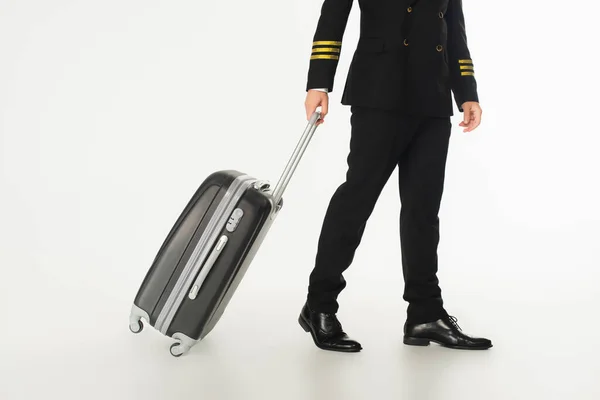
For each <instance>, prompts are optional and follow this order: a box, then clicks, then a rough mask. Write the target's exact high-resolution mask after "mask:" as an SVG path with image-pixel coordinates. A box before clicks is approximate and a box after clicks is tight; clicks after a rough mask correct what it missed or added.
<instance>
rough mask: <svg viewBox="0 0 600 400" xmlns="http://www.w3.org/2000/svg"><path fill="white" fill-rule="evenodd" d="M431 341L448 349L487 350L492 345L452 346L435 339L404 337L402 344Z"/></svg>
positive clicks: (428, 342) (410, 344) (421, 344)
mask: <svg viewBox="0 0 600 400" xmlns="http://www.w3.org/2000/svg"><path fill="white" fill-rule="evenodd" d="M431 342H433V343H437V344H439V345H440V346H442V347H446V348H448V349H455V350H487V349H489V348H491V347H493V345H491V344H490V345H489V346H480V347H470V346H454V345H451V344H445V343H442V342H438V341H437V340H433V339H423V338H415V337H404V344H406V345H409V346H429V345H430V344H431Z"/></svg>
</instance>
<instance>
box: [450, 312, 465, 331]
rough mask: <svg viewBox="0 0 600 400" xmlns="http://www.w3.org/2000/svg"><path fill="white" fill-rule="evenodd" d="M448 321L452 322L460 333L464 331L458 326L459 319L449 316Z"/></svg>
mask: <svg viewBox="0 0 600 400" xmlns="http://www.w3.org/2000/svg"><path fill="white" fill-rule="evenodd" d="M448 319H449V320H450V323H452V325H454V326H455V327H456V329H458V330H459V331H462V329H461V328H460V326H459V325H458V318H456V317H453V316H451V315H448Z"/></svg>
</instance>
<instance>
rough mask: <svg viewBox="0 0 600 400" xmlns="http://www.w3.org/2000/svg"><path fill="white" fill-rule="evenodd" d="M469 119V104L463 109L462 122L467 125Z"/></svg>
mask: <svg viewBox="0 0 600 400" xmlns="http://www.w3.org/2000/svg"><path fill="white" fill-rule="evenodd" d="M470 120H471V106H466V107H465V108H464V109H463V124H465V125H468V124H469V121H470ZM463 126H464V125H463Z"/></svg>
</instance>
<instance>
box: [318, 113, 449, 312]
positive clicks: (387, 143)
mask: <svg viewBox="0 0 600 400" xmlns="http://www.w3.org/2000/svg"><path fill="white" fill-rule="evenodd" d="M351 112H352V115H351V118H350V121H351V126H352V129H351V139H350V152H349V154H348V159H347V162H348V170H347V173H346V180H345V182H344V183H342V184H341V185H340V186H339V188H338V189H337V190H336V191H335V193H334V194H333V197H332V198H331V201H330V203H329V206H328V208H327V212H326V215H325V219H324V221H323V226H322V230H321V234H320V237H319V242H318V249H317V256H316V263H315V267H314V269H313V271H312V273H311V274H310V282H309V287H308V296H307V300H308V304H309V306H310V307H311V309H312V310H314V311H319V312H329V313H335V312H337V310H338V303H337V297H338V295H339V293H340V292H341V291H342V290H343V289H344V288H345V286H346V281H345V280H344V277H343V275H342V274H343V272H344V271H345V270H346V269H347V268H348V267H349V266H350V264H351V263H352V260H353V258H354V254H355V251H356V249H357V247H358V246H359V244H360V242H361V238H362V236H363V232H364V230H365V226H366V223H367V220H368V218H369V217H370V215H371V213H372V211H373V209H374V207H375V203H376V202H377V199H378V198H379V195H380V193H381V191H382V189H383V187H384V186H385V185H386V183H387V182H388V180H389V177H390V175H391V174H392V172H393V171H394V169H395V168H396V166H398V176H399V182H398V183H399V190H400V201H401V205H402V208H401V212H400V242H401V250H402V269H403V274H404V283H405V286H404V295H403V298H404V300H406V301H407V302H408V303H409V305H408V310H407V320H408V322H410V323H421V322H428V321H434V320H437V319H438V318H440V317H441V316H443V315H446V314H445V311H444V308H443V301H442V296H441V289H440V287H439V281H438V278H437V270H438V259H437V246H438V242H439V218H438V212H439V208H440V202H441V198H442V191H443V186H444V174H445V168H446V157H447V154H448V143H449V139H450V131H451V122H450V117H439V118H438V117H417V116H407V115H400V114H398V113H397V112H394V111H387V110H379V109H371V108H364V107H357V106H352V108H351Z"/></svg>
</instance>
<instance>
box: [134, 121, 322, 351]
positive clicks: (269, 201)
mask: <svg viewBox="0 0 600 400" xmlns="http://www.w3.org/2000/svg"><path fill="white" fill-rule="evenodd" d="M319 118H320V113H319V112H315V113H314V114H313V115H312V116H311V118H310V120H309V122H308V124H307V126H306V129H305V130H304V133H303V135H302V137H301V139H300V141H299V142H298V145H297V146H296V149H295V150H294V152H293V154H292V157H291V158H290V160H289V162H288V164H287V166H286V168H285V169H284V171H283V173H282V175H281V177H280V178H279V181H278V183H277V185H276V186H275V187H274V188H271V186H270V184H269V182H267V181H262V180H258V179H256V178H253V177H252V176H250V175H247V174H244V173H241V172H239V171H235V170H226V171H218V172H215V173H213V174H211V175H210V176H208V177H207V178H206V179H205V180H204V182H202V184H201V185H200V187H199V188H198V190H197V191H196V193H195V194H194V196H193V197H192V199H191V200H190V201H189V203H188V205H187V206H186V207H185V209H184V210H183V212H182V213H181V215H180V217H179V218H178V220H177V221H176V222H175V225H174V226H173V228H172V229H171V231H170V233H169V235H168V236H167V238H166V239H165V241H164V243H163V245H162V246H161V248H160V250H159V251H158V254H157V255H156V257H155V259H154V262H153V263H152V265H151V267H150V269H149V271H148V272H147V274H146V277H145V279H144V281H143V282H142V285H141V287H140V288H139V291H138V293H137V296H136V297H135V300H134V302H133V307H132V309H131V315H130V318H129V329H130V330H131V331H132V332H133V333H139V332H141V331H142V329H143V323H142V321H141V319H142V318H143V319H145V320H146V321H147V322H148V323H149V324H150V325H151V326H153V327H154V328H156V329H157V330H158V331H160V332H161V333H162V334H164V335H167V336H169V337H172V338H173V339H175V340H176V343H174V344H173V345H172V346H171V354H172V355H173V356H176V357H178V356H180V355H182V354H184V353H186V352H187V351H189V350H190V348H191V347H192V346H194V345H195V344H196V343H197V342H199V341H200V340H201V339H202V338H204V337H205V336H206V335H207V334H208V333H209V332H210V331H211V330H212V329H213V328H214V326H215V325H216V323H217V322H218V321H219V319H220V317H221V315H222V314H223V312H224V310H225V308H226V307H227V304H228V303H229V300H230V299H231V297H232V295H233V293H234V291H235V289H236V288H237V286H238V285H239V283H240V281H241V279H242V278H243V276H244V274H245V272H246V270H247V268H248V266H249V265H250V263H251V261H252V258H253V257H254V255H255V254H256V251H257V250H258V248H259V247H260V245H261V243H262V241H263V239H264V237H265V235H266V234H267V232H268V230H269V228H270V227H271V224H272V223H273V221H274V219H275V217H276V216H277V213H278V212H279V210H280V209H281V207H282V205H283V198H282V195H283V191H284V190H285V188H286V186H287V184H288V182H289V180H290V178H291V176H292V174H293V172H294V170H295V169H296V167H297V165H298V162H299V161H300V158H301V157H302V155H303V153H304V151H305V150H306V147H307V146H308V143H309V142H310V139H311V138H312V135H313V133H314V132H315V130H316V127H317V125H316V122H317V120H318V119H319Z"/></svg>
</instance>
